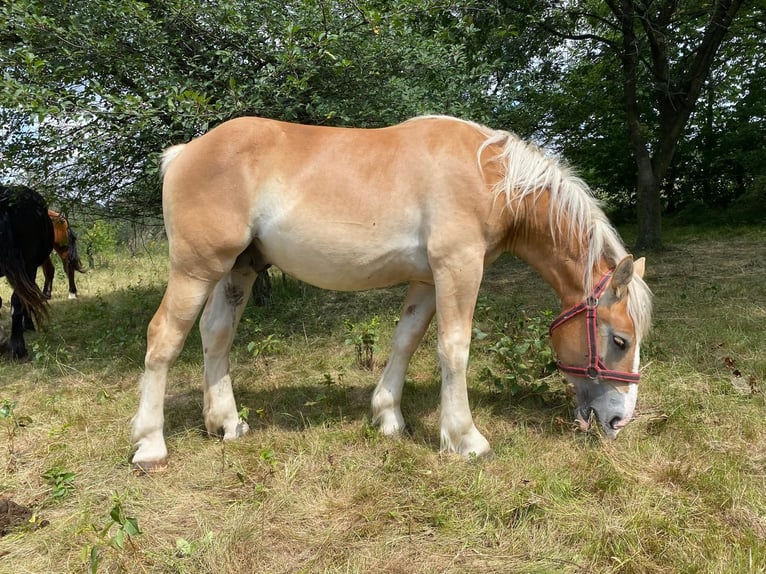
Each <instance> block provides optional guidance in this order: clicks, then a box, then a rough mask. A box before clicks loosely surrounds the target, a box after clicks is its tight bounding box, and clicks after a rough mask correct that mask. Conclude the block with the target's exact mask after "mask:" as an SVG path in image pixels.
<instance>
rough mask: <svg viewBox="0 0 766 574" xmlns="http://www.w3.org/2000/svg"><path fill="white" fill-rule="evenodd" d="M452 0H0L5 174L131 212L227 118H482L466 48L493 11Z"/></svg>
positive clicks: (476, 76)
mask: <svg viewBox="0 0 766 574" xmlns="http://www.w3.org/2000/svg"><path fill="white" fill-rule="evenodd" d="M451 6H452V5H451V4H448V3H445V2H433V3H426V4H423V3H419V2H413V1H411V0H399V1H398V2H395V3H392V4H391V5H390V6H384V5H381V4H380V3H379V2H376V1H365V2H360V3H354V4H349V3H345V2H336V1H328V2H322V3H320V4H314V3H308V2H303V1H300V0H298V1H289V2H276V1H274V0H266V1H264V2H257V3H253V2H249V1H245V0H227V1H225V2H215V3H209V2H199V1H196V0H172V1H170V2H162V3H148V4H147V3H140V2H135V1H133V0H121V1H120V2H117V3H114V2H111V1H109V2H107V1H104V0H99V1H93V0H87V1H86V0H74V1H72V2H66V3H50V2H47V1H41V0H20V1H17V2H12V3H10V4H3V5H2V7H0V24H2V25H0V30H3V32H2V33H0V49H2V50H3V51H2V52H0V62H1V63H2V66H3V69H4V71H5V72H4V74H3V76H2V77H1V78H0V88H2V89H0V123H1V124H2V125H3V126H5V127H4V129H3V133H4V134H5V138H6V141H7V146H6V150H5V152H4V154H3V155H2V156H0V174H4V175H5V176H6V177H14V178H20V179H24V180H27V181H29V182H30V183H33V184H35V185H38V186H41V187H44V188H46V189H47V190H48V191H49V192H50V194H51V195H56V196H57V197H58V198H59V201H60V203H62V204H64V205H66V206H73V205H79V206H81V208H82V209H89V208H91V207H95V206H96V205H98V206H101V207H108V208H109V210H110V211H111V212H112V213H113V214H114V215H120V216H122V217H130V218H134V219H136V218H140V217H147V216H154V215H157V214H158V213H159V208H160V198H159V194H158V193H157V173H158V170H157V164H156V160H157V155H158V154H159V152H160V151H161V150H162V149H163V148H164V147H167V146H168V145H170V144H172V143H178V142H181V141H187V140H189V139H190V138H192V137H194V136H198V135H200V134H201V133H204V132H205V131H207V130H208V129H210V128H212V127H214V126H215V125H217V124H219V123H221V122H222V121H225V120H227V119H230V118H232V117H236V116H242V115H261V116H266V117H273V118H280V119H285V120H293V121H300V122H304V123H330V124H353V125H356V126H381V125H385V124H390V123H396V122H398V121H400V120H402V119H405V118H408V117H410V116H412V115H416V114H419V113H424V112H440V113H453V114H456V115H468V116H470V115H474V116H475V115H479V116H487V117H488V115H489V112H490V111H491V109H492V108H493V107H496V104H495V103H493V102H492V101H491V100H489V99H488V94H487V92H486V87H487V85H486V82H487V81H488V78H487V76H486V75H487V73H488V69H489V68H488V66H489V63H488V62H487V63H485V64H484V65H479V63H478V62H477V59H476V58H473V59H469V57H468V55H467V54H466V51H465V49H464V48H463V47H462V44H461V40H462V39H463V37H464V35H470V34H474V33H475V32H476V29H475V28H474V27H472V25H471V24H470V22H464V16H465V15H468V14H471V13H472V12H476V11H484V10H485V8H477V7H480V6H482V4H481V3H480V2H468V3H466V5H465V7H464V8H461V10H459V11H450V10H448V11H445V8H448V7H450V8H451ZM457 30H461V31H463V32H464V34H461V36H460V37H456V38H453V37H452V32H453V31H457ZM479 110H483V113H479V114H476V113H475V112H476V111H479ZM41 150H45V153H40V151H41Z"/></svg>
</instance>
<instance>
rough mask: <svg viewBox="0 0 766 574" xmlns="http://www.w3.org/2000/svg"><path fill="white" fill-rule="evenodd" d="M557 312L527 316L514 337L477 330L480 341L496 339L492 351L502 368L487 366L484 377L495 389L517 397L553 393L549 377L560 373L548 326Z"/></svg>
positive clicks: (514, 331)
mask: <svg viewBox="0 0 766 574" xmlns="http://www.w3.org/2000/svg"><path fill="white" fill-rule="evenodd" d="M552 317H553V313H552V312H551V311H544V312H543V313H541V314H538V315H532V316H530V315H527V314H526V313H523V314H522V316H521V318H519V320H518V321H517V322H516V324H515V326H514V327H513V328H512V330H511V332H510V334H508V335H506V334H505V333H502V332H501V333H499V334H495V335H491V334H487V333H484V332H483V331H481V330H480V329H478V328H474V338H475V339H477V340H484V339H490V340H492V339H496V342H495V343H494V345H492V346H491V347H489V349H488V351H489V352H490V353H491V354H492V355H493V356H494V357H495V359H496V360H497V362H498V367H496V368H494V369H493V368H492V367H489V366H485V367H484V368H483V369H482V371H481V373H480V378H481V380H482V381H483V382H485V383H486V384H488V385H489V386H490V387H491V388H493V389H494V390H497V391H502V392H507V393H508V394H509V395H510V396H512V397H515V398H526V397H530V396H537V397H542V396H543V395H545V394H546V393H548V391H549V390H550V387H549V386H548V383H547V381H546V377H548V376H549V375H551V374H553V373H554V372H555V371H556V361H555V360H554V356H553V349H552V348H551V346H550V342H549V339H548V325H549V324H550V322H551V319H552Z"/></svg>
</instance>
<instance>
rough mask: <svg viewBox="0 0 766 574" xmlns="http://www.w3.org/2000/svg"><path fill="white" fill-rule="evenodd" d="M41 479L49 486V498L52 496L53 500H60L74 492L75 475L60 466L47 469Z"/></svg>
mask: <svg viewBox="0 0 766 574" xmlns="http://www.w3.org/2000/svg"><path fill="white" fill-rule="evenodd" d="M42 477H43V480H45V482H47V483H48V484H49V485H50V487H51V490H52V493H51V496H53V499H54V500H60V499H62V498H64V497H66V496H69V495H70V494H71V493H72V492H73V491H74V484H73V483H74V478H75V474H74V473H73V472H71V471H68V470H66V469H64V468H61V467H60V466H54V467H52V468H49V469H48V470H46V471H45V472H44V473H43V475H42Z"/></svg>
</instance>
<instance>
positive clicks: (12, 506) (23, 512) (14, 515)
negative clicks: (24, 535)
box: [0, 498, 48, 537]
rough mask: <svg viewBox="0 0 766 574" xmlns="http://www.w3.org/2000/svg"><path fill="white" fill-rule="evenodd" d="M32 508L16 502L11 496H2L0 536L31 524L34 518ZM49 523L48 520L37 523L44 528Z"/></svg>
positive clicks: (0, 502) (0, 500)
mask: <svg viewBox="0 0 766 574" xmlns="http://www.w3.org/2000/svg"><path fill="white" fill-rule="evenodd" d="M32 514H33V512H32V510H31V509H29V508H27V507H26V506H23V505H21V504H16V503H15V502H14V501H13V500H11V499H10V498H0V537H2V536H5V535H6V534H10V533H11V532H13V531H14V530H15V529H16V528H18V527H19V526H24V525H27V524H29V519H30V518H32ZM47 524H48V521H47V520H43V521H42V522H40V523H38V524H36V525H35V526H36V527H37V528H42V527H43V526H46V525H47Z"/></svg>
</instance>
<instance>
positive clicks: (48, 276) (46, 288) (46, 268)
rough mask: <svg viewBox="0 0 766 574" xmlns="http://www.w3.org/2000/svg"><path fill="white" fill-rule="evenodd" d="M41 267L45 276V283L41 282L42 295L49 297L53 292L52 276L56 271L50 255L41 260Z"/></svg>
mask: <svg viewBox="0 0 766 574" xmlns="http://www.w3.org/2000/svg"><path fill="white" fill-rule="evenodd" d="M42 268H43V276H44V277H45V283H43V295H45V298H46V299H50V298H51V294H52V293H53V276H54V274H55V272H56V270H55V269H54V267H53V261H51V258H50V257H48V258H47V259H46V260H45V261H43V264H42Z"/></svg>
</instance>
